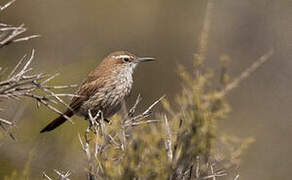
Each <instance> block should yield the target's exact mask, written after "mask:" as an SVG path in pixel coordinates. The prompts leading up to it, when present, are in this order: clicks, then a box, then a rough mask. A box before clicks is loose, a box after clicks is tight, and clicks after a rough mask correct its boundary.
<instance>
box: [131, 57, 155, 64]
mask: <svg viewBox="0 0 292 180" xmlns="http://www.w3.org/2000/svg"><path fill="white" fill-rule="evenodd" d="M154 60H155V58H153V57H139V58H137V59H136V60H135V61H136V62H137V63H140V62H146V61H154Z"/></svg>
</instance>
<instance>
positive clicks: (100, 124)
mask: <svg viewBox="0 0 292 180" xmlns="http://www.w3.org/2000/svg"><path fill="white" fill-rule="evenodd" d="M164 97H165V96H162V97H161V98H159V99H158V100H156V101H155V102H154V103H153V104H151V105H150V106H149V107H148V108H147V109H146V110H145V111H144V112H143V113H141V114H139V115H136V116H134V114H135V112H136V108H137V105H138V104H139V102H141V97H140V95H139V96H138V98H137V100H136V103H135V104H134V106H133V107H132V108H131V109H130V110H129V112H127V114H126V116H124V117H125V119H124V120H123V121H122V122H121V124H120V129H119V130H117V131H115V132H112V133H109V132H108V131H107V127H106V124H105V122H106V121H105V119H104V117H103V113H102V112H101V111H99V112H98V113H97V114H96V115H95V116H93V115H92V113H91V111H88V115H89V119H88V120H89V126H88V127H87V129H86V131H85V133H84V136H83V139H82V138H81V135H80V134H78V137H79V141H80V144H81V147H82V150H83V151H84V152H85V154H86V157H87V161H88V174H87V177H88V180H95V179H99V178H100V177H102V174H103V172H104V169H103V166H102V162H101V160H102V154H103V153H105V151H104V149H106V148H107V147H108V146H110V145H111V146H113V147H114V148H116V149H120V150H122V152H123V151H125V148H126V147H127V141H126V140H127V138H128V137H129V134H128V132H129V130H130V129H131V128H133V127H135V126H139V125H142V124H149V123H154V122H158V121H159V120H147V119H146V118H148V117H150V116H151V111H152V109H153V108H154V107H155V106H156V105H157V104H158V103H159V102H160V101H161V100H162V99H163V98H164ZM90 131H92V132H93V134H94V135H95V136H94V138H95V142H94V143H93V144H91V141H92V138H90V137H89V133H90Z"/></svg>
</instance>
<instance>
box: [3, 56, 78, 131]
mask: <svg viewBox="0 0 292 180" xmlns="http://www.w3.org/2000/svg"><path fill="white" fill-rule="evenodd" d="M34 56H35V51H34V50H32V52H31V54H30V56H29V57H27V55H25V56H23V58H21V59H20V61H19V62H18V64H17V65H16V66H15V67H14V69H13V70H12V71H11V72H10V73H9V75H8V76H7V78H6V79H5V80H2V81H1V80H0V101H3V100H5V99H14V100H20V99H21V98H23V97H29V98H32V99H35V100H36V102H37V107H40V105H41V104H43V105H45V106H46V107H47V108H49V109H50V110H52V111H54V112H56V113H57V114H62V112H61V111H59V110H58V109H57V108H56V107H55V106H56V105H57V104H62V105H64V106H66V107H69V106H68V105H67V104H66V103H65V102H64V100H62V98H63V97H74V96H76V95H74V94H65V93H62V94H59V93H55V92H54V90H55V89H65V88H72V87H76V85H68V86H51V85H47V83H48V82H50V81H51V80H53V79H54V78H55V77H57V76H58V74H55V75H48V74H44V73H32V71H33V68H32V67H30V65H31V62H32V60H33V59H34ZM0 71H1V70H0ZM0 124H4V125H8V126H12V125H14V123H12V122H10V121H7V120H5V119H2V118H1V119H0Z"/></svg>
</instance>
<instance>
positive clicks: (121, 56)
mask: <svg viewBox="0 0 292 180" xmlns="http://www.w3.org/2000/svg"><path fill="white" fill-rule="evenodd" d="M112 58H114V59H120V58H133V57H132V56H129V55H119V56H112Z"/></svg>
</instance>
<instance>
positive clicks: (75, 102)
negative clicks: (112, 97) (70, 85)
mask: <svg viewBox="0 0 292 180" xmlns="http://www.w3.org/2000/svg"><path fill="white" fill-rule="evenodd" d="M102 82H103V81H101V77H100V78H88V79H87V80H85V81H84V82H83V83H82V84H81V86H80V87H79V89H78V90H77V92H76V95H78V97H73V99H72V101H71V103H70V107H71V108H72V109H73V110H77V109H78V108H79V107H80V106H81V105H82V104H83V103H84V102H85V101H87V100H88V99H89V98H90V97H91V96H93V95H95V94H96V92H97V91H98V89H100V88H102V87H103V86H104V83H102Z"/></svg>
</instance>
